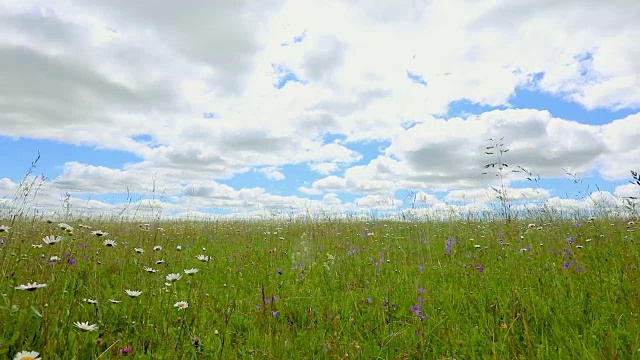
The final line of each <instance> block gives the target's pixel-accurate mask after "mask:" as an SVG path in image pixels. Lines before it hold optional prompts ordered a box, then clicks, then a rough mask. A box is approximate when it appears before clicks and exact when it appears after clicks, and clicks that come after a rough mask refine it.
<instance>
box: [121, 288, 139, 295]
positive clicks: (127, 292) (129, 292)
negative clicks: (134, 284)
mask: <svg viewBox="0 0 640 360" xmlns="http://www.w3.org/2000/svg"><path fill="white" fill-rule="evenodd" d="M124 292H125V293H126V294H127V295H129V296H131V297H136V296H140V294H142V291H138V290H129V289H127V290H125V291H124Z"/></svg>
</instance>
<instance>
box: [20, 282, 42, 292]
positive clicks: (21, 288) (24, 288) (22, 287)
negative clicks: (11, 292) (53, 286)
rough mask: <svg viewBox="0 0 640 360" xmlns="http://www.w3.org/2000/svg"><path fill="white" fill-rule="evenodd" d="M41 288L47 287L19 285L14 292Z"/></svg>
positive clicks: (31, 284) (34, 284) (33, 284)
mask: <svg viewBox="0 0 640 360" xmlns="http://www.w3.org/2000/svg"><path fill="white" fill-rule="evenodd" d="M43 287H47V284H38V283H35V282H34V283H27V284H26V285H20V286H18V287H16V288H15V289H16V290H27V291H34V290H35V289H40V288H43Z"/></svg>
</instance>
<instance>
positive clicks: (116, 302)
mask: <svg viewBox="0 0 640 360" xmlns="http://www.w3.org/2000/svg"><path fill="white" fill-rule="evenodd" d="M109 302H110V303H112V304H120V303H121V302H122V301H120V300H113V299H109Z"/></svg>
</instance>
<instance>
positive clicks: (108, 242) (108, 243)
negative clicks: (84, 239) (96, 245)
mask: <svg viewBox="0 0 640 360" xmlns="http://www.w3.org/2000/svg"><path fill="white" fill-rule="evenodd" d="M102 244H103V245H105V246H111V247H113V246H116V245H118V244H116V242H115V241H113V240H105V241H103V242H102Z"/></svg>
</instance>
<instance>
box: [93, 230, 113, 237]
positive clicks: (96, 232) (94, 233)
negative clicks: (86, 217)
mask: <svg viewBox="0 0 640 360" xmlns="http://www.w3.org/2000/svg"><path fill="white" fill-rule="evenodd" d="M91 235H95V236H97V237H101V236H107V235H109V233H108V232H104V231H102V230H94V231H92V232H91Z"/></svg>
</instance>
